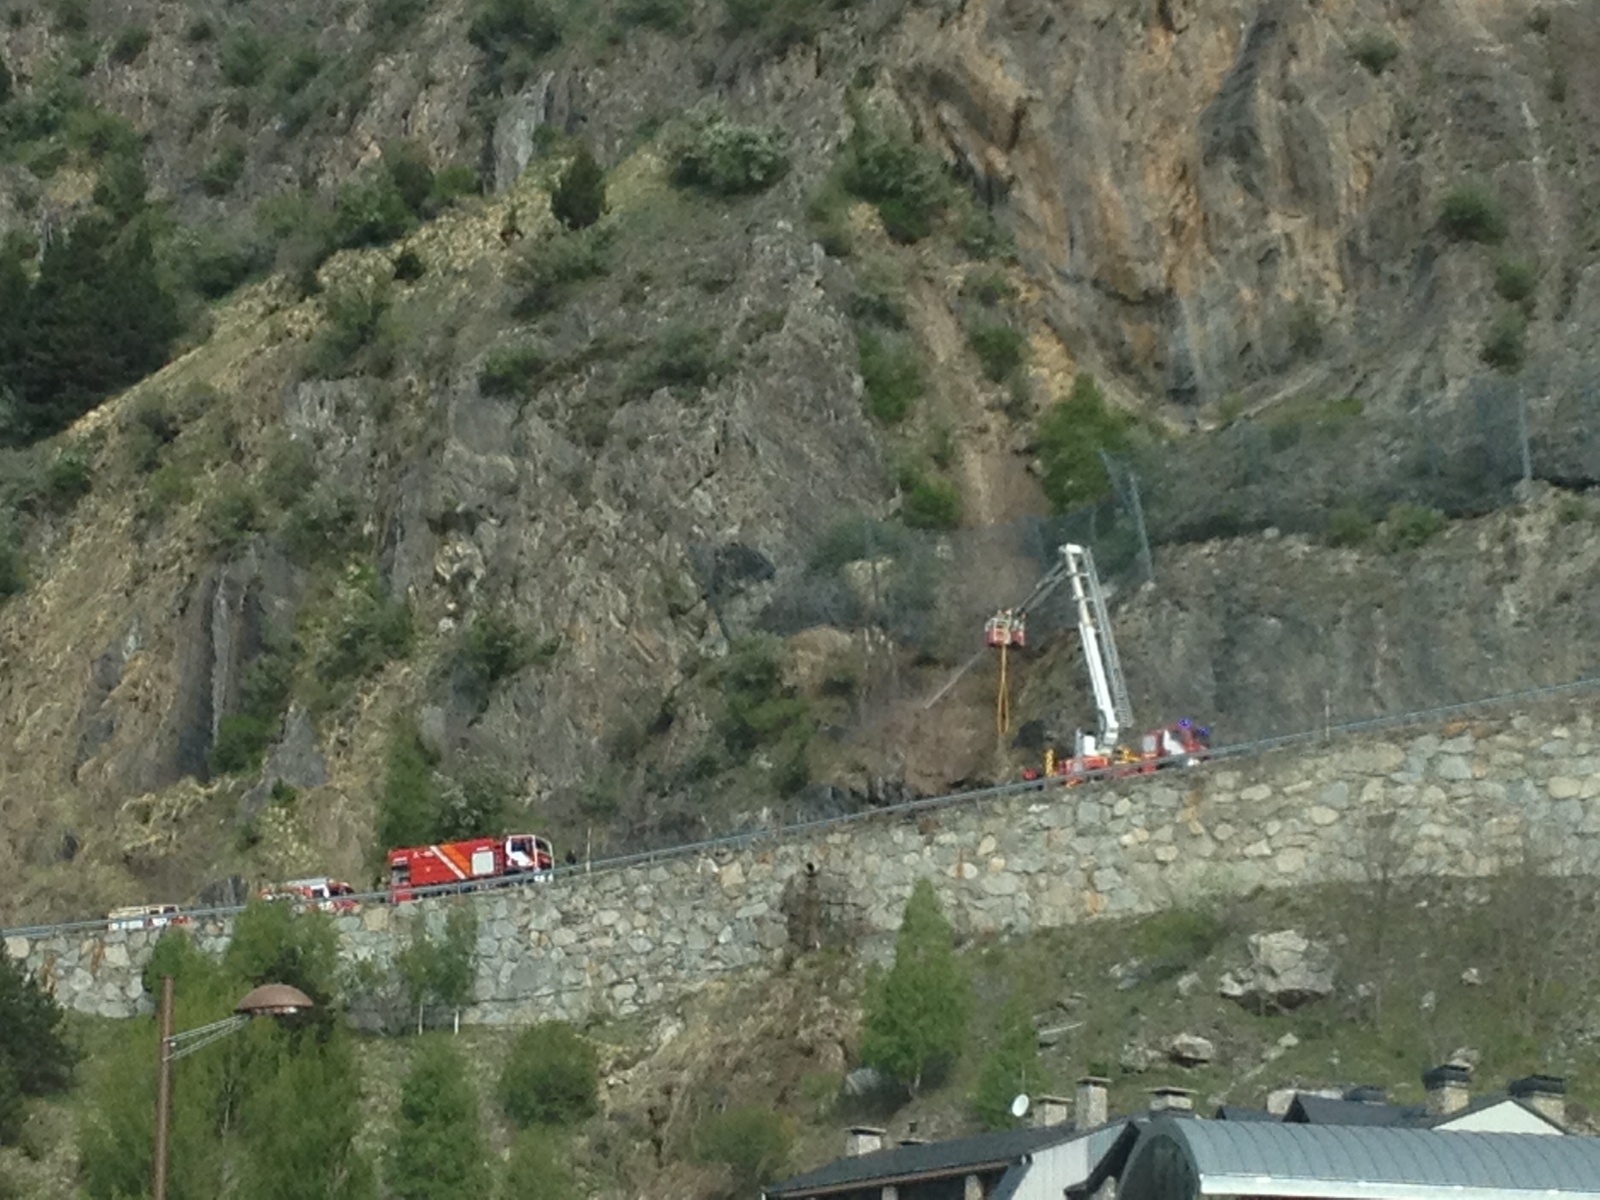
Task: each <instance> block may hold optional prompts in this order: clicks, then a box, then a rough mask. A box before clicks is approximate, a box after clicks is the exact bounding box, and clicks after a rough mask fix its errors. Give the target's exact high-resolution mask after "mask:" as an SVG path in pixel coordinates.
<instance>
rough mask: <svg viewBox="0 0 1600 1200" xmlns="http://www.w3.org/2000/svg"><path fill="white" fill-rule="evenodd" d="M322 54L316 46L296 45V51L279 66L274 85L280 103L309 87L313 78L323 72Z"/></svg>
mask: <svg viewBox="0 0 1600 1200" xmlns="http://www.w3.org/2000/svg"><path fill="white" fill-rule="evenodd" d="M322 67H323V62H322V55H321V54H319V53H318V52H317V48H316V47H315V46H296V47H295V48H294V51H293V52H292V53H291V54H290V55H289V57H288V58H286V59H285V60H284V62H283V66H282V67H281V68H279V70H278V75H277V78H276V79H275V80H274V81H273V87H274V88H275V89H276V91H277V94H278V103H279V104H283V103H285V102H287V101H288V100H290V99H291V98H292V97H294V96H298V95H299V94H300V93H301V92H303V91H305V89H306V88H307V87H309V86H310V85H311V83H312V81H313V80H315V79H316V77H317V76H318V75H320V74H322Z"/></svg>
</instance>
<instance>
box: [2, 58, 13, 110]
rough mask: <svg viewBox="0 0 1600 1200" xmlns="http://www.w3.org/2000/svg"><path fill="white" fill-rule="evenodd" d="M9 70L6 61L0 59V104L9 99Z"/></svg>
mask: <svg viewBox="0 0 1600 1200" xmlns="http://www.w3.org/2000/svg"><path fill="white" fill-rule="evenodd" d="M11 88H12V82H11V68H10V67H8V66H6V60H5V59H3V58H0V104H4V103H5V102H6V101H7V100H9V99H11Z"/></svg>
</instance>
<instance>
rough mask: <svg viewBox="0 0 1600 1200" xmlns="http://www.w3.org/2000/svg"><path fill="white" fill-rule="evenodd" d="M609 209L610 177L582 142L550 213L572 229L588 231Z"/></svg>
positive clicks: (555, 192) (554, 199) (567, 170)
mask: <svg viewBox="0 0 1600 1200" xmlns="http://www.w3.org/2000/svg"><path fill="white" fill-rule="evenodd" d="M605 210H606V177H605V172H604V171H602V170H601V169H600V164H599V163H597V162H595V160H594V155H593V154H591V153H589V147H588V146H587V145H585V144H582V143H580V144H579V146H578V152H577V154H575V155H574V156H573V159H572V161H571V162H570V163H568V164H567V169H566V170H565V171H563V172H562V173H561V182H560V183H559V184H557V185H556V190H555V191H554V192H553V193H552V194H551V196H550V211H551V212H552V213H554V214H555V217H556V219H557V220H558V221H560V222H561V223H562V224H563V225H565V226H566V227H567V228H568V229H587V228H588V227H589V226H591V225H593V224H594V223H595V222H596V221H598V220H599V219H600V215H601V214H602V213H604V212H605Z"/></svg>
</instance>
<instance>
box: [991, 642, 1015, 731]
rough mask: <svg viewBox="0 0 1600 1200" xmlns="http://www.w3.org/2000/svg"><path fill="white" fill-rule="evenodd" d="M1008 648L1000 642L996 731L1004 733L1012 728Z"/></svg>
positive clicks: (995, 713)
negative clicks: (1007, 676)
mask: <svg viewBox="0 0 1600 1200" xmlns="http://www.w3.org/2000/svg"><path fill="white" fill-rule="evenodd" d="M1008 649H1009V647H1007V646H1006V644H1005V643H1004V642H1002V643H1000V693H999V695H998V696H997V697H996V698H995V702H994V726H995V731H996V732H998V733H1002V734H1003V733H1005V732H1006V731H1007V730H1009V729H1010V728H1011V696H1010V687H1009V681H1008V680H1007V678H1006V654H1007V651H1008Z"/></svg>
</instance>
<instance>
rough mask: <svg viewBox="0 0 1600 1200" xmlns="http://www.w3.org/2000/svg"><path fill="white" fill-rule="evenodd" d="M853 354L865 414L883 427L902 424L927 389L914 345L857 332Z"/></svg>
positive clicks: (903, 340) (906, 339)
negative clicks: (883, 425) (859, 376)
mask: <svg viewBox="0 0 1600 1200" xmlns="http://www.w3.org/2000/svg"><path fill="white" fill-rule="evenodd" d="M856 354H857V361H858V364H859V366H860V369H861V381H862V384H863V386H864V388H865V392H866V398H867V411H868V412H869V413H871V414H872V416H873V418H874V419H875V420H877V421H880V422H882V423H883V424H885V425H894V424H897V423H898V422H900V421H903V420H905V418H906V416H907V414H909V413H910V411H911V406H912V405H913V404H915V403H916V401H917V400H918V399H919V398H920V397H921V395H922V393H923V391H924V389H925V387H926V382H925V378H924V375H923V370H922V356H921V354H919V353H918V350H917V346H916V344H915V343H914V342H913V341H911V340H910V339H909V338H904V337H893V336H888V335H884V334H879V333H875V332H874V331H872V330H870V329H858V330H857V331H856Z"/></svg>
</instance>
